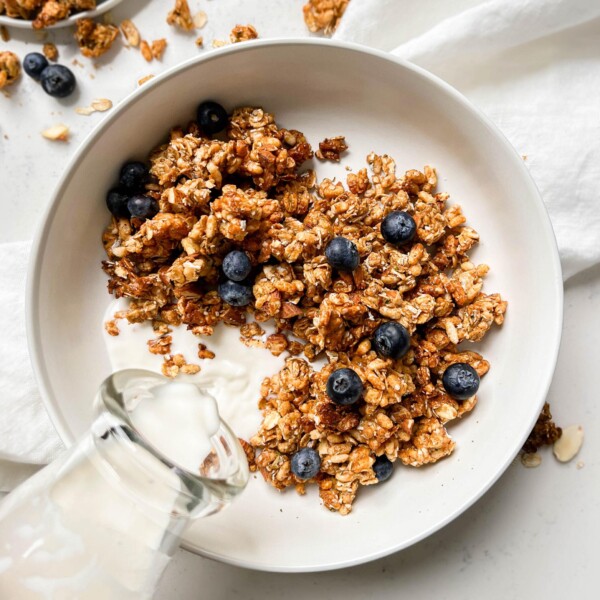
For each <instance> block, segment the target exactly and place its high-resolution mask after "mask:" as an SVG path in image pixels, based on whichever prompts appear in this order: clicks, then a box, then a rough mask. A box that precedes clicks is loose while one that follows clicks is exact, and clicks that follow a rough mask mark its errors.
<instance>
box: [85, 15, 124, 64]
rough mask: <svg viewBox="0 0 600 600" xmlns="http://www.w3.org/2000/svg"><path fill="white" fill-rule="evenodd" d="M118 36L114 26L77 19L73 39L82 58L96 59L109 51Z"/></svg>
mask: <svg viewBox="0 0 600 600" xmlns="http://www.w3.org/2000/svg"><path fill="white" fill-rule="evenodd" d="M117 35H119V29H118V28H117V27H115V26H114V25H106V24H102V23H94V21H93V20H92V19H79V20H78V21H77V29H76V30H75V39H76V40H77V44H78V45H79V49H80V50H81V54H83V56H87V57H88V58H97V57H98V56H102V55H103V54H104V53H105V52H108V50H110V47H111V46H112V44H113V42H114V41H115V39H116V38H117Z"/></svg>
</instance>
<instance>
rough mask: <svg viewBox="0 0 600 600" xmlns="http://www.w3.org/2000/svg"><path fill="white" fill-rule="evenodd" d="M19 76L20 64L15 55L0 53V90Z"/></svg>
mask: <svg viewBox="0 0 600 600" xmlns="http://www.w3.org/2000/svg"><path fill="white" fill-rule="evenodd" d="M20 75H21V63H20V62H19V59H18V57H17V55H16V54H14V53H13V52H9V51H8V50H5V51H3V52H0V89H2V88H3V87H5V86H7V85H12V84H13V83H14V82H15V81H16V80H17V79H18V78H19V76H20Z"/></svg>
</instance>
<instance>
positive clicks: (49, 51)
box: [42, 42, 58, 62]
mask: <svg viewBox="0 0 600 600" xmlns="http://www.w3.org/2000/svg"><path fill="white" fill-rule="evenodd" d="M42 52H43V53H44V56H45V57H46V58H47V59H48V60H51V61H53V62H56V61H57V60H58V48H57V47H56V46H55V45H54V44H53V43H52V42H46V43H45V44H44V46H43V48H42Z"/></svg>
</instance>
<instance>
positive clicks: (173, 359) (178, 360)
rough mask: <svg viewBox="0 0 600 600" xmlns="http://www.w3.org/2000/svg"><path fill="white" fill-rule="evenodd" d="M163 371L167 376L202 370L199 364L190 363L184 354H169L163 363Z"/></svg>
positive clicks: (192, 373) (194, 372) (190, 373)
mask: <svg viewBox="0 0 600 600" xmlns="http://www.w3.org/2000/svg"><path fill="white" fill-rule="evenodd" d="M161 370H162V373H163V375H164V376H165V377H171V378H173V377H177V375H179V374H180V373H182V374H184V375H194V374H196V373H199V372H200V367H199V366H198V365H193V364H188V363H187V362H186V360H185V358H184V356H183V354H175V355H169V356H166V357H165V360H164V362H163V365H162V368H161Z"/></svg>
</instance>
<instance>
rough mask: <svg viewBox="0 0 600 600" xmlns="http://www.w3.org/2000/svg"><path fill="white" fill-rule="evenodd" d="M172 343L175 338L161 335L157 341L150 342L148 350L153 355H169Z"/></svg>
mask: <svg viewBox="0 0 600 600" xmlns="http://www.w3.org/2000/svg"><path fill="white" fill-rule="evenodd" d="M172 342H173V338H172V337H171V336H170V335H161V336H160V337H158V338H156V339H153V340H148V350H149V351H150V352H151V353H152V354H169V352H171V343H172Z"/></svg>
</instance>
